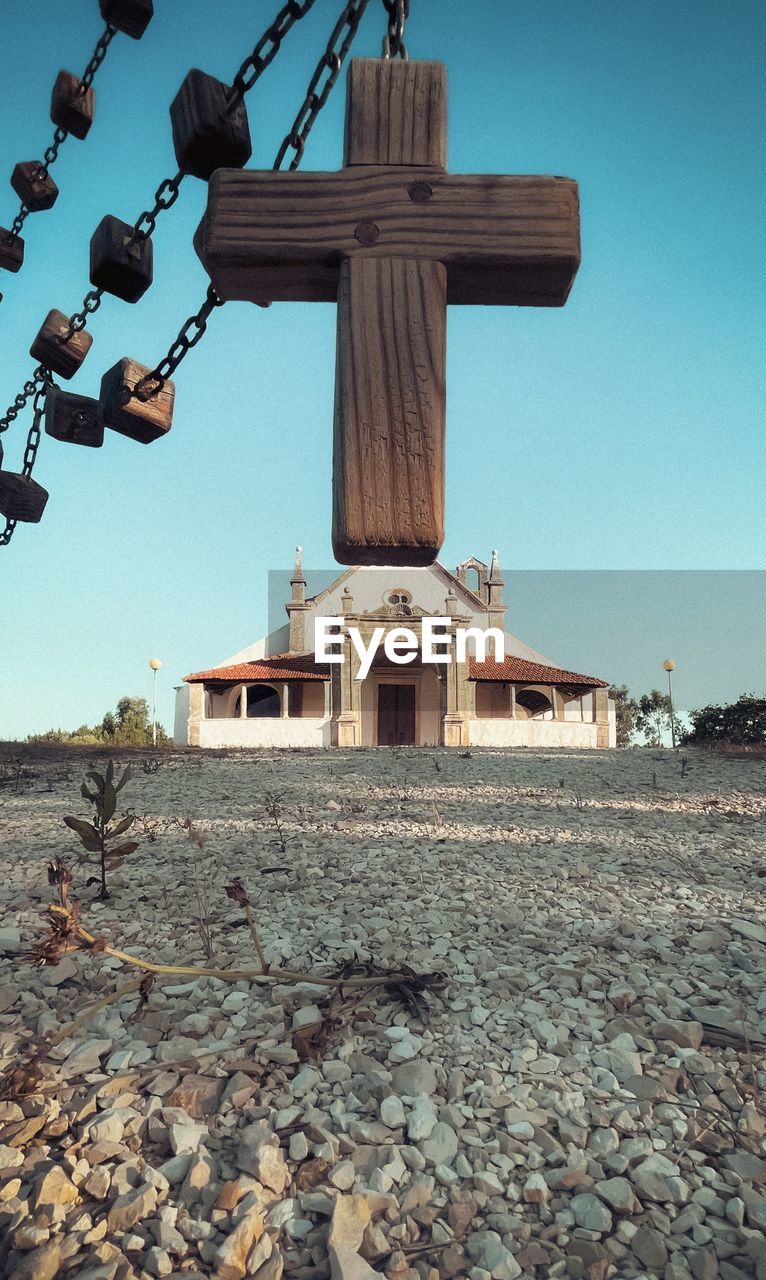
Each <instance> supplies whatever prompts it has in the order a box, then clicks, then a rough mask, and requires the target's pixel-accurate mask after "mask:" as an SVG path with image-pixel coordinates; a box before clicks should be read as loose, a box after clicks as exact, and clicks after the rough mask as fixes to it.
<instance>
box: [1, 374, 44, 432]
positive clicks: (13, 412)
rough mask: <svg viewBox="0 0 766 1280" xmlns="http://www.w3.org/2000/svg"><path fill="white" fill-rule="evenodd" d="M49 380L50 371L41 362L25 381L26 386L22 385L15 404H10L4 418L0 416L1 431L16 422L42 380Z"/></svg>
mask: <svg viewBox="0 0 766 1280" xmlns="http://www.w3.org/2000/svg"><path fill="white" fill-rule="evenodd" d="M49 380H50V373H49V372H48V370H47V369H44V368H43V366H42V365H41V364H39V365H38V366H37V368H36V369H35V370H34V372H33V374H32V377H31V378H29V379H28V381H27V382H25V383H24V386H23V387H22V389H21V392H20V393H19V395H17V396H16V399H15V400H14V402H13V404H12V405H10V407H9V408H8V409H6V411H5V416H4V417H3V418H0V432H2V431H7V430H8V428H9V426H10V425H11V423H12V422H14V421H15V420H16V418H18V416H19V414H20V413H21V410H22V409H23V408H24V406H25V404H26V403H27V401H28V400H29V398H30V396H33V395H34V394H35V392H36V391H37V389H38V387H39V386H40V383H41V382H42V383H47V382H48V381H49Z"/></svg>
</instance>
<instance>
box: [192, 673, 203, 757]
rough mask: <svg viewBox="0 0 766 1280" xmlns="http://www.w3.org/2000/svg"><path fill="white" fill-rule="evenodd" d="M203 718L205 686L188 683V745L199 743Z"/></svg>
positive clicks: (193, 745) (195, 745)
mask: <svg viewBox="0 0 766 1280" xmlns="http://www.w3.org/2000/svg"><path fill="white" fill-rule="evenodd" d="M204 719H205V686H204V684H190V685H189V721H188V743H189V746H190V747H198V746H199V745H200V735H201V728H200V726H201V723H202V721H203V720H204Z"/></svg>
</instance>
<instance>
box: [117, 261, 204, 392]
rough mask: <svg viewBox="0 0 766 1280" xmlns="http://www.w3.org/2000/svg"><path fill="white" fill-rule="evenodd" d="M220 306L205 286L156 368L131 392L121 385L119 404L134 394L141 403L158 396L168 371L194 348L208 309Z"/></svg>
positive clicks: (200, 335)
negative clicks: (195, 309)
mask: <svg viewBox="0 0 766 1280" xmlns="http://www.w3.org/2000/svg"><path fill="white" fill-rule="evenodd" d="M222 306H223V299H222V298H219V297H218V294H217V293H216V291H215V289H214V288H213V286H212V284H211V285H208V290H207V293H206V295H205V301H204V302H203V304H202V306H201V307H200V309H199V311H198V312H197V314H196V315H194V316H190V317H189V319H188V320H187V321H186V324H185V325H184V327H183V328H182V330H181V332H180V333H179V335H178V337H177V338H176V340H175V342H174V343H173V345H172V347H171V348H170V350H169V351H168V354H167V355H166V356H165V358H164V360H160V363H159V364H158V365H157V367H156V369H152V371H151V373H146V374H144V376H143V378H140V379H139V381H138V382H137V383H136V385H135V387H134V388H133V390H132V391H131V390H130V389H129V388H127V387H126V388H125V391H124V392H123V403H124V404H127V403H128V401H129V400H132V399H133V397H134V396H135V398H136V399H137V400H140V401H141V403H142V404H146V402H147V400H151V399H153V397H154V396H157V395H159V393H160V392H161V390H162V388H163V387H164V385H165V383H166V381H167V379H168V378H169V377H170V376H171V374H173V373H175V371H176V369H177V368H178V366H179V364H180V363H181V361H182V360H183V358H184V356H185V355H187V354H188V352H189V351H191V349H192V347H196V345H197V343H198V342H199V340H200V338H201V337H202V335H203V333H204V332H205V330H206V329H207V322H208V319H209V318H210V315H211V314H212V312H213V311H214V310H215V308H216V307H222Z"/></svg>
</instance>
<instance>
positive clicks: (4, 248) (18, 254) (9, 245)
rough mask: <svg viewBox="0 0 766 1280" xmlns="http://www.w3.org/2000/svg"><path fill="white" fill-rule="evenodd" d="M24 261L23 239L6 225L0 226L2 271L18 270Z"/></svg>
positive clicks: (0, 264)
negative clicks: (12, 234)
mask: <svg viewBox="0 0 766 1280" xmlns="http://www.w3.org/2000/svg"><path fill="white" fill-rule="evenodd" d="M23 262H24V241H23V239H22V237H21V236H14V237H13V239H11V233H10V231H9V230H8V228H7V227H0V267H2V268H3V270H4V271H13V272H16V271H20V270H21V266H22V263H23Z"/></svg>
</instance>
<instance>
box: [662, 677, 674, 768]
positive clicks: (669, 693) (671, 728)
mask: <svg viewBox="0 0 766 1280" xmlns="http://www.w3.org/2000/svg"><path fill="white" fill-rule="evenodd" d="M662 666H663V669H664V670H665V671H667V673H668V698H669V700H670V740H671V742H672V743H673V750H674V751H675V749H676V721H675V716H674V715H673V680H672V678H671V674H670V673H671V671H675V669H676V664H675V662H674V661H673V659H672V658H666V659H665V661H664V662H663V664H662Z"/></svg>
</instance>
